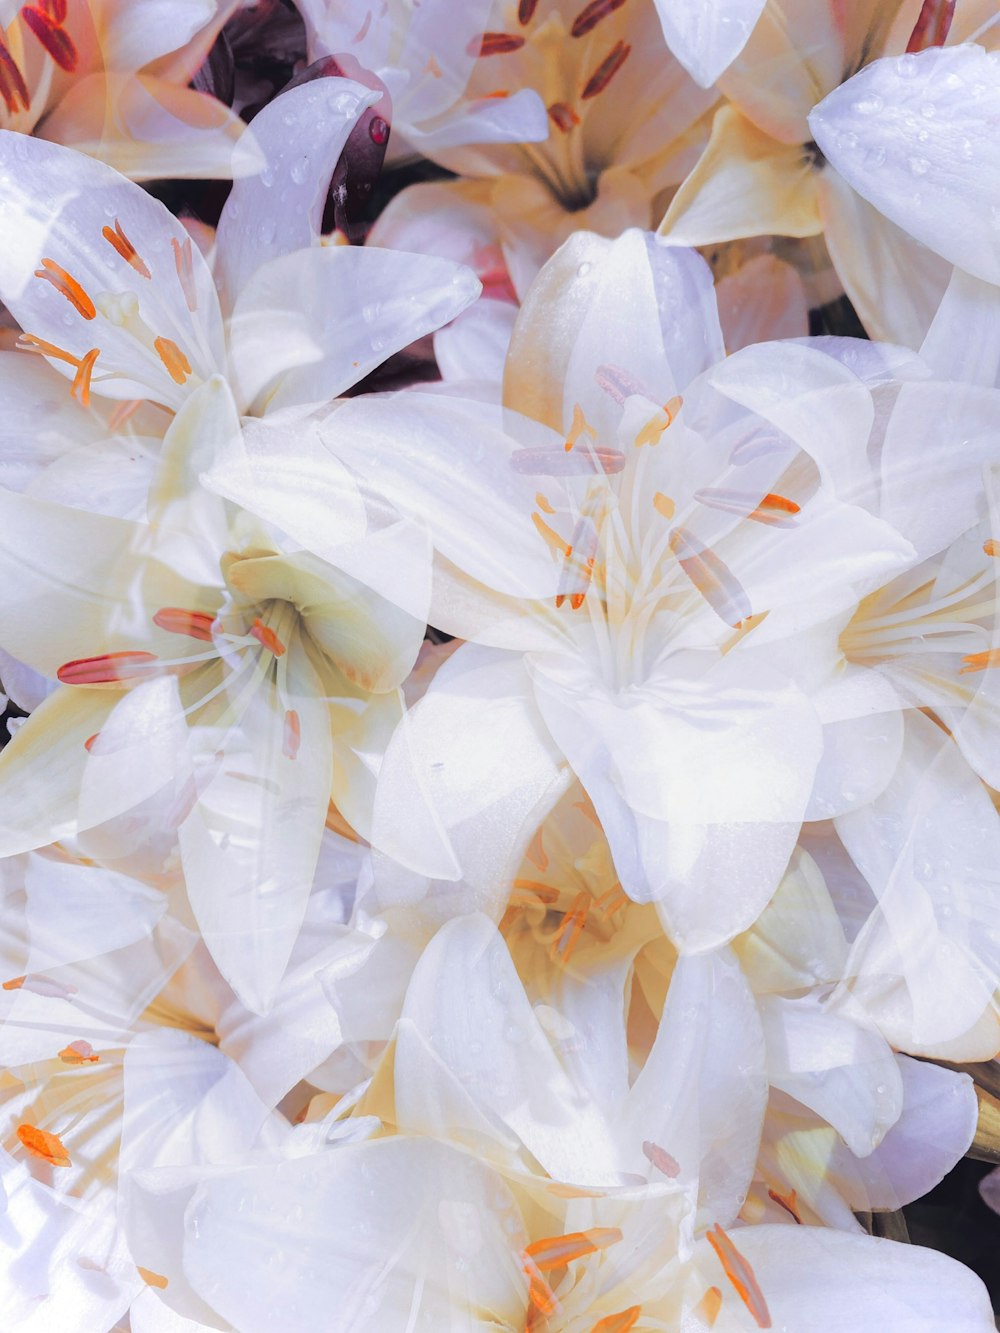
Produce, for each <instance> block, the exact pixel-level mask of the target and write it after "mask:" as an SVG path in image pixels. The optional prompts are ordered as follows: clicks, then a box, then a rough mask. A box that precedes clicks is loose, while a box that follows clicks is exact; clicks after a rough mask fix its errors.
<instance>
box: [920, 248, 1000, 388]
mask: <svg viewBox="0 0 1000 1333" xmlns="http://www.w3.org/2000/svg"><path fill="white" fill-rule="evenodd" d="M920 355H921V358H922V359H923V360H924V361H926V362H927V364H928V365H929V366H931V367H932V369H933V370H934V373H935V374H936V375H937V376H939V377H940V378H941V379H943V380H961V381H962V382H963V383H965V384H979V385H982V386H983V387H985V388H996V389H1000V320H998V319H997V289H996V287H994V286H993V284H992V283H989V282H983V281H981V280H980V279H979V278H974V277H972V276H971V274H969V273H965V272H963V270H962V269H960V268H956V269H955V270H954V271H953V273H952V277H951V281H950V282H949V284H948V290H947V291H946V292H945V294H944V297H943V299H942V301H941V304H940V306H939V307H938V311H937V314H936V315H935V316H934V320H933V322H932V324H931V326H930V328H929V329H928V331H927V337H926V338H925V339H924V341H923V344H922V345H921V348H920Z"/></svg>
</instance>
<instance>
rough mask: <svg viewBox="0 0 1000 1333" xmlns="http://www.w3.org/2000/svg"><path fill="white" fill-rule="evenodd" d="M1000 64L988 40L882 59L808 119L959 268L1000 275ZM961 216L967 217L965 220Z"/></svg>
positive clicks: (878, 199)
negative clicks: (996, 124) (997, 120)
mask: <svg viewBox="0 0 1000 1333" xmlns="http://www.w3.org/2000/svg"><path fill="white" fill-rule="evenodd" d="M998 112H1000V66H998V64H997V60H996V58H995V56H994V55H992V54H987V53H986V51H984V50H983V48H982V47H980V46H973V45H965V46H954V47H931V48H929V49H928V50H926V51H921V52H920V53H919V54H916V55H913V54H908V55H903V56H899V57H897V58H887V59H884V60H876V61H875V62H874V63H873V64H871V65H868V66H866V68H864V69H862V70H861V71H860V72H859V73H858V74H855V76H854V77H853V78H852V79H848V80H847V82H846V83H844V84H842V85H841V86H840V87H839V88H837V89H836V90H835V91H834V92H832V93H831V94H830V95H829V96H828V97H827V98H826V99H825V100H824V101H822V102H820V104H819V106H817V107H816V108H815V109H814V110H813V112H812V114H811V116H810V117H809V124H810V127H811V129H812V132H813V136H814V138H815V139H816V142H817V143H818V144H819V146H820V148H821V149H822V150H823V152H824V154H825V155H826V157H827V158H828V159H829V160H830V161H831V162H832V163H833V165H834V166H835V167H836V168H837V170H838V171H839V172H840V174H841V175H842V176H844V177H845V178H846V180H847V181H848V182H849V183H850V184H851V185H853V187H854V188H855V189H856V190H857V191H858V193H859V194H860V195H861V196H862V197H863V198H865V199H867V200H868V202H869V203H870V204H873V205H874V206H875V207H876V208H877V209H878V210H879V211H880V212H882V213H884V214H885V215H886V217H888V218H890V219H891V220H892V221H893V222H895V223H896V224H897V225H898V226H900V227H902V228H903V229H904V231H907V232H909V234H910V235H911V236H914V237H916V239H917V240H918V241H922V242H923V243H924V245H927V246H929V247H930V249H932V250H934V251H936V252H937V253H938V254H939V255H942V256H943V257H944V258H945V259H948V260H950V261H951V263H953V264H957V265H958V267H959V268H963V269H966V270H967V271H968V272H969V273H972V274H973V275H974V276H976V277H978V278H983V279H984V280H985V281H986V282H994V283H996V282H1000V229H998V225H997V224H998V215H997V202H996V201H997V198H998V197H1000V145H998V142H997V138H996V136H995V135H991V134H985V135H984V134H983V125H984V124H985V123H988V122H989V121H990V120H991V119H992V118H993V117H995V116H996V115H997V114H998ZM956 218H961V225H960V226H956Z"/></svg>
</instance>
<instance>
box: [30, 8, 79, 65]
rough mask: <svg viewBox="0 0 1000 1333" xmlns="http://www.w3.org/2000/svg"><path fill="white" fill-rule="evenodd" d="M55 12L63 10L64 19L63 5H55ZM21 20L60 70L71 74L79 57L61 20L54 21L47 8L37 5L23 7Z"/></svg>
mask: <svg viewBox="0 0 1000 1333" xmlns="http://www.w3.org/2000/svg"><path fill="white" fill-rule="evenodd" d="M55 8H56V12H58V11H59V9H60V8H62V9H63V17H65V5H61V6H60V5H59V4H57V5H56V6H55ZM21 18H22V19H23V20H24V21H25V23H26V24H27V25H28V27H29V28H30V29H31V31H32V32H33V33H34V34H35V36H36V37H37V38H38V40H39V41H40V42H41V44H42V45H43V46H44V47H45V49H46V51H48V53H49V55H50V56H51V57H52V59H53V60H54V61H55V62H56V64H57V65H58V66H59V68H60V69H64V70H65V71H66V73H67V74H72V73H73V71H74V70H75V69H76V67H77V64H78V63H79V60H80V57H79V56H78V54H77V50H76V47H75V46H74V45H73V39H72V37H70V35H69V33H68V32H67V31H66V30H65V28H63V27H62V26H61V25H62V20H61V19H59V20H56V19H54V18H53V17H52V15H51V13H49V7H48V6H46V7H45V8H44V9H43V8H42V7H40V6H38V5H24V6H23V8H22V9H21Z"/></svg>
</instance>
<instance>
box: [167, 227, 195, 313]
mask: <svg viewBox="0 0 1000 1333" xmlns="http://www.w3.org/2000/svg"><path fill="white" fill-rule="evenodd" d="M170 244H171V245H172V246H173V247H174V265H175V266H176V268H177V280H178V281H179V282H180V284H181V291H182V292H183V293H184V301H185V304H186V305H187V308H188V309H189V310H190V311H192V312H194V311H195V310H197V309H198V293H197V291H196V290H195V285H194V254H193V251H192V249H191V237H190V236H186V237H185V238H184V244H183V245H181V243H180V241H179V240H177V238H176V237H175V236H171V238H170Z"/></svg>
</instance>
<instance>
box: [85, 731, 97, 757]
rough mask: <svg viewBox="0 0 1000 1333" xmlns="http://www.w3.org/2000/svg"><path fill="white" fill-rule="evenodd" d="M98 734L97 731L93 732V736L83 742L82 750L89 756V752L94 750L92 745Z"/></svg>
mask: <svg viewBox="0 0 1000 1333" xmlns="http://www.w3.org/2000/svg"><path fill="white" fill-rule="evenodd" d="M100 734H101V733H100V732H99V731H95V732H94V734H93V736H88V737H87V739H86V740H85V741H84V742H83V748H84V749H85V750H86V751H87V753H88V754H90V752H91V750H92V749H93V748H94V743H95V742H96V740H97V738H98V736H100Z"/></svg>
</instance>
